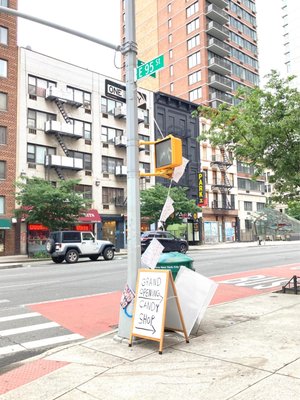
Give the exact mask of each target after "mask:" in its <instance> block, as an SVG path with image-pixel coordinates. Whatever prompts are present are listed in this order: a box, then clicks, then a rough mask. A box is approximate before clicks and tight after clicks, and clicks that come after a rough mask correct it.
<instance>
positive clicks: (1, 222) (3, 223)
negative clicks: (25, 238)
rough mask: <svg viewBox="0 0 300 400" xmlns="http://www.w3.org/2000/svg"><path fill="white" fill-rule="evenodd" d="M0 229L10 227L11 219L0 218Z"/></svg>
mask: <svg viewBox="0 0 300 400" xmlns="http://www.w3.org/2000/svg"><path fill="white" fill-rule="evenodd" d="M0 229H11V219H0Z"/></svg>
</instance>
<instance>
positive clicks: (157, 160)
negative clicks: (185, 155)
mask: <svg viewBox="0 0 300 400" xmlns="http://www.w3.org/2000/svg"><path fill="white" fill-rule="evenodd" d="M181 164H182V142H181V139H178V138H175V137H174V136H173V135H168V136H167V137H165V138H164V139H161V140H157V141H156V142H155V148H154V165H155V173H157V174H158V175H159V174H160V173H161V172H166V170H172V169H174V168H175V167H179V166H180V165H181Z"/></svg>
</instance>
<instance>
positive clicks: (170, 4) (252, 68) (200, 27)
mask: <svg viewBox="0 0 300 400" xmlns="http://www.w3.org/2000/svg"><path fill="white" fill-rule="evenodd" d="M136 32H137V45H138V59H140V60H141V61H149V60H151V59H152V58H154V57H156V56H158V55H160V54H163V56H164V61H165V68H164V69H162V70H161V71H160V72H159V73H158V74H157V78H156V79H153V78H148V79H145V80H142V81H140V82H139V85H141V86H143V87H145V88H147V89H150V90H153V91H156V90H160V91H162V92H164V93H168V94H171V95H173V96H178V97H180V98H183V99H185V100H189V101H192V102H195V103H198V104H206V105H209V106H211V107H217V106H218V105H219V104H220V103H224V102H225V103H229V104H232V101H233V99H232V94H233V93H234V92H235V91H236V89H237V87H238V86H239V85H246V86H253V85H257V84H258V81H259V79H258V52H257V34H256V9H255V1H254V0H210V1H206V0H197V1H195V0H174V1H170V0H158V1H151V0H136Z"/></svg>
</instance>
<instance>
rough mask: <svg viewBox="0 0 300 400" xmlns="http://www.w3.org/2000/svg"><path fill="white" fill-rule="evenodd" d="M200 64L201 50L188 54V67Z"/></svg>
mask: <svg viewBox="0 0 300 400" xmlns="http://www.w3.org/2000/svg"><path fill="white" fill-rule="evenodd" d="M198 64H200V51H197V53H194V54H191V55H190V56H188V67H189V68H193V67H195V66H196V65H198Z"/></svg>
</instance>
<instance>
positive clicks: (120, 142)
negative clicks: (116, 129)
mask: <svg viewBox="0 0 300 400" xmlns="http://www.w3.org/2000/svg"><path fill="white" fill-rule="evenodd" d="M126 145H127V137H126V136H124V135H122V136H116V137H115V146H118V147H126Z"/></svg>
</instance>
